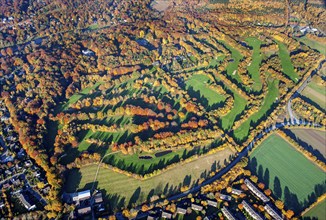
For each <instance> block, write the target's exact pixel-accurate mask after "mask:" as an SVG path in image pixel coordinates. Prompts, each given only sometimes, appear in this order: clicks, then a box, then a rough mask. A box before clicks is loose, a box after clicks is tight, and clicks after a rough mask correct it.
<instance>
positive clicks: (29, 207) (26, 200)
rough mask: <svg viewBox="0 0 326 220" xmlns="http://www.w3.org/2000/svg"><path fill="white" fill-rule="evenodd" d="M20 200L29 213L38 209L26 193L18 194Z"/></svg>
mask: <svg viewBox="0 0 326 220" xmlns="http://www.w3.org/2000/svg"><path fill="white" fill-rule="evenodd" d="M18 198H19V200H20V201H21V203H22V204H23V205H24V207H25V208H26V209H27V210H28V211H31V210H34V209H35V208H36V205H34V204H31V202H30V201H29V198H28V197H27V196H26V195H25V194H24V193H18Z"/></svg>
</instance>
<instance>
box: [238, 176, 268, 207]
mask: <svg viewBox="0 0 326 220" xmlns="http://www.w3.org/2000/svg"><path fill="white" fill-rule="evenodd" d="M244 183H245V184H246V186H247V187H248V188H249V190H250V191H251V192H252V193H253V194H254V195H256V196H257V197H258V198H260V199H261V200H262V201H263V202H265V203H266V202H268V201H269V200H270V199H269V198H268V197H267V196H266V195H265V194H264V193H262V192H261V191H260V190H259V189H258V188H257V187H256V186H255V185H254V184H253V183H252V182H251V181H250V180H248V179H245V181H244Z"/></svg>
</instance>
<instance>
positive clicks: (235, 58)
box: [219, 41, 243, 83]
mask: <svg viewBox="0 0 326 220" xmlns="http://www.w3.org/2000/svg"><path fill="white" fill-rule="evenodd" d="M219 42H220V43H221V44H223V45H224V46H225V47H226V48H227V49H228V50H229V51H230V52H231V59H232V61H231V62H229V64H228V66H227V67H226V72H227V74H228V75H229V76H230V77H231V78H233V79H235V80H236V81H237V82H238V83H242V80H241V79H240V76H239V74H238V73H237V71H238V66H239V63H240V60H241V59H242V58H243V55H242V54H241V53H240V52H239V51H238V50H236V49H234V48H233V47H231V46H230V45H228V44H227V43H226V42H225V41H219ZM235 71H236V72H235Z"/></svg>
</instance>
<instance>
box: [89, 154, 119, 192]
mask: <svg viewBox="0 0 326 220" xmlns="http://www.w3.org/2000/svg"><path fill="white" fill-rule="evenodd" d="M119 152H120V151H116V152H111V153H107V154H105V155H104V156H103V157H102V159H101V160H100V162H99V163H98V166H97V170H96V173H95V177H94V181H93V185H92V188H91V192H93V190H94V186H95V182H96V179H97V175H98V172H99V170H100V166H101V164H102V163H103V160H104V159H105V158H106V157H107V156H110V155H113V154H116V153H119Z"/></svg>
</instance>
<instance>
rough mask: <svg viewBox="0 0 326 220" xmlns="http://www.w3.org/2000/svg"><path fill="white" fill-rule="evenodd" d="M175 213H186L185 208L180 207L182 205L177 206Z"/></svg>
mask: <svg viewBox="0 0 326 220" xmlns="http://www.w3.org/2000/svg"><path fill="white" fill-rule="evenodd" d="M177 213H178V214H181V215H185V214H186V213H187V209H185V208H182V207H178V208H177Z"/></svg>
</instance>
